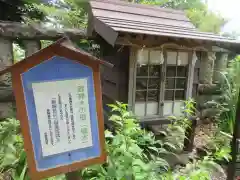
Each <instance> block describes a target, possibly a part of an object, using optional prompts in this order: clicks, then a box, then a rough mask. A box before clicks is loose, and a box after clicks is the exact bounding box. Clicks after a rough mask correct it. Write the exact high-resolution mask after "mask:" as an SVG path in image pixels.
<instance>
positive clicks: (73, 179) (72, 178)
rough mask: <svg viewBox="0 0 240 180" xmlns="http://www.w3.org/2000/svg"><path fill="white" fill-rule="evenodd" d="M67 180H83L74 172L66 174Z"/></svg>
mask: <svg viewBox="0 0 240 180" xmlns="http://www.w3.org/2000/svg"><path fill="white" fill-rule="evenodd" d="M66 180H82V178H81V176H80V175H79V173H78V171H74V172H69V173H67V174H66Z"/></svg>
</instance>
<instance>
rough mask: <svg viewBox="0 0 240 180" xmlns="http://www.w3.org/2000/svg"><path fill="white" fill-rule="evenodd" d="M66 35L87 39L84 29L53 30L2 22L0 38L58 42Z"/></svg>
mask: <svg viewBox="0 0 240 180" xmlns="http://www.w3.org/2000/svg"><path fill="white" fill-rule="evenodd" d="M64 35H67V36H69V37H74V38H86V32H85V30H84V29H66V28H64V29H57V28H54V29H53V28H47V27H44V26H41V25H39V24H32V25H27V24H22V23H18V22H6V21H0V36H2V37H5V38H9V39H16V38H22V39H34V40H45V39H46V40H56V39H59V38H61V37H63V36H64Z"/></svg>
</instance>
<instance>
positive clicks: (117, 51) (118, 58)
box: [101, 46, 129, 104]
mask: <svg viewBox="0 0 240 180" xmlns="http://www.w3.org/2000/svg"><path fill="white" fill-rule="evenodd" d="M102 49H103V50H102V57H101V58H102V59H103V60H105V61H107V62H110V63H112V64H113V65H114V67H113V68H112V69H110V68H106V67H103V68H102V69H101V72H102V92H103V103H104V104H109V103H114V102H115V101H116V100H117V101H120V102H124V103H127V102H128V74H129V48H128V47H127V46H116V47H114V48H113V47H109V46H108V47H104V48H102Z"/></svg>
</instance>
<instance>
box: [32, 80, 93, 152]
mask: <svg viewBox="0 0 240 180" xmlns="http://www.w3.org/2000/svg"><path fill="white" fill-rule="evenodd" d="M32 88H33V94H34V100H35V105H36V113H37V121H38V126H39V132H40V140H41V147H42V153H43V156H50V155H55V154H59V153H63V152H67V151H72V150H76V149H80V148H86V147H91V146H92V145H93V144H92V132H91V122H90V112H89V103H88V89H87V88H88V86H87V79H75V80H63V81H53V82H40V83H33V84H32Z"/></svg>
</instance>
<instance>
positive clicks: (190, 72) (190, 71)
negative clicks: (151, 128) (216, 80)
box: [128, 47, 196, 120]
mask: <svg viewBox="0 0 240 180" xmlns="http://www.w3.org/2000/svg"><path fill="white" fill-rule="evenodd" d="M139 50H140V49H138V48H134V47H132V48H131V49H130V58H129V93H128V105H129V110H131V111H133V112H134V111H135V103H136V102H135V98H136V81H137V53H138V51H139ZM147 50H149V51H148V58H150V51H151V49H147ZM152 50H156V49H152ZM159 50H160V49H159ZM160 51H162V53H163V57H164V62H163V64H162V66H161V67H162V68H161V72H160V74H161V75H160V76H161V81H160V90H159V99H158V114H157V115H146V108H147V107H146V106H145V113H144V114H145V116H139V118H140V120H143V119H144V120H146V119H154V118H164V102H166V101H167V100H164V97H165V91H166V88H165V84H166V71H167V52H168V51H170V52H177V54H179V52H187V53H188V56H187V57H188V65H187V72H186V84H185V86H186V87H185V89H184V90H186V92H185V99H188V98H190V97H192V87H193V77H194V67H195V63H196V59H195V58H194V54H195V51H189V50H184V49H183V50H182V49H164V50H160ZM177 57H178V56H177ZM159 58H160V57H159ZM148 61H149V59H148ZM159 62H160V59H159ZM159 64H160V63H159ZM176 65H177V63H176ZM175 67H176V66H175ZM176 69H177V68H176ZM176 78H177V79H178V76H177V74H176ZM175 83H176V81H175V80H174V84H175ZM175 86H176V85H175ZM174 92H175V91H174ZM174 94H175V93H174ZM174 100H175V97H174ZM176 101H178V102H179V101H180V100H175V101H172V102H173V103H174V102H176ZM173 107H174V105H173Z"/></svg>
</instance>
